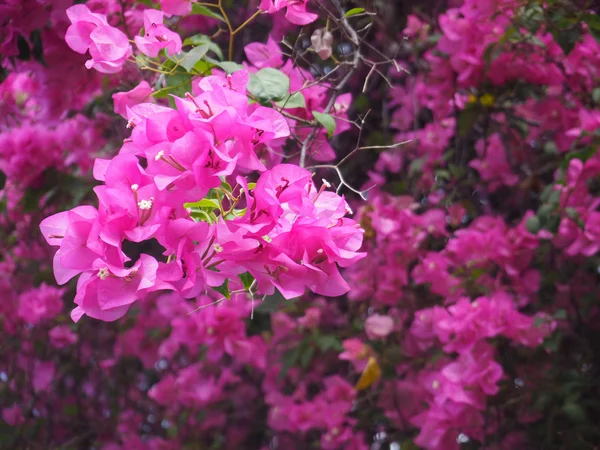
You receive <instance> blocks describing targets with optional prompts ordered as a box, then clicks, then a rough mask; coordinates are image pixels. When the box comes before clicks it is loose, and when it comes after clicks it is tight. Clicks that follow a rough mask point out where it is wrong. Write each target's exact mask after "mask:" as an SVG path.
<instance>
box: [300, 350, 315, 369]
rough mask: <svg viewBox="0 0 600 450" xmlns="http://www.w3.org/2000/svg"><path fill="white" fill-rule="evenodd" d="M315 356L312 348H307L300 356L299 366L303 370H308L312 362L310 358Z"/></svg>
mask: <svg viewBox="0 0 600 450" xmlns="http://www.w3.org/2000/svg"><path fill="white" fill-rule="evenodd" d="M314 354H315V348H314V347H308V348H307V349H306V350H305V351H304V352H303V353H302V356H301V357H300V365H301V366H302V368H303V369H306V368H308V366H309V365H310V362H311V361H312V357H313V356H314Z"/></svg>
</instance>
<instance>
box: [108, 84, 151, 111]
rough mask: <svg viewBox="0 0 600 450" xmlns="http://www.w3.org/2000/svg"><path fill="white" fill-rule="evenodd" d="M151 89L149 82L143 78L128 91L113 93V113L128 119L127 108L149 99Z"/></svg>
mask: <svg viewBox="0 0 600 450" xmlns="http://www.w3.org/2000/svg"><path fill="white" fill-rule="evenodd" d="M153 91H154V89H152V87H150V84H148V82H147V81H145V80H143V81H140V84H138V85H137V86H136V87H134V88H133V89H132V90H130V91H127V92H117V93H116V94H113V96H112V98H113V101H114V103H115V106H114V110H115V113H117V114H119V115H120V116H122V117H124V118H125V119H129V118H130V117H129V116H128V114H127V110H128V108H131V107H132V106H135V105H138V104H140V103H144V102H146V101H149V100H150V99H151V97H150V95H151V94H152V92H153Z"/></svg>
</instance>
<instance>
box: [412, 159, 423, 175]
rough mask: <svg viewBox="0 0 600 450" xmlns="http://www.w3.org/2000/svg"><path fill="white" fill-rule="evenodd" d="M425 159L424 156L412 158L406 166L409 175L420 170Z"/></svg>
mask: <svg viewBox="0 0 600 450" xmlns="http://www.w3.org/2000/svg"><path fill="white" fill-rule="evenodd" d="M425 161H426V158H417V159H413V160H412V162H411V163H410V166H409V168H408V173H409V175H414V174H415V173H417V172H420V171H421V169H422V168H423V166H424V165H425Z"/></svg>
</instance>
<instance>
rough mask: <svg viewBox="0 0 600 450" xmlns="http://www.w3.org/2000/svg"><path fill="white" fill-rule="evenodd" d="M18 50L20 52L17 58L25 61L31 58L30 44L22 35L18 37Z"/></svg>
mask: <svg viewBox="0 0 600 450" xmlns="http://www.w3.org/2000/svg"><path fill="white" fill-rule="evenodd" d="M17 50H19V54H18V55H17V58H19V59H22V60H24V61H26V60H28V59H30V58H31V49H30V48H29V43H28V42H27V39H25V38H24V37H23V36H21V35H20V34H19V35H18V36H17Z"/></svg>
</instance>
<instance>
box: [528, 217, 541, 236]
mask: <svg viewBox="0 0 600 450" xmlns="http://www.w3.org/2000/svg"><path fill="white" fill-rule="evenodd" d="M525 228H526V229H527V231H529V232H530V233H533V234H535V233H537V232H538V231H540V229H541V228H542V225H541V223H540V219H539V218H538V217H537V216H531V217H530V218H528V219H527V222H525Z"/></svg>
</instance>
